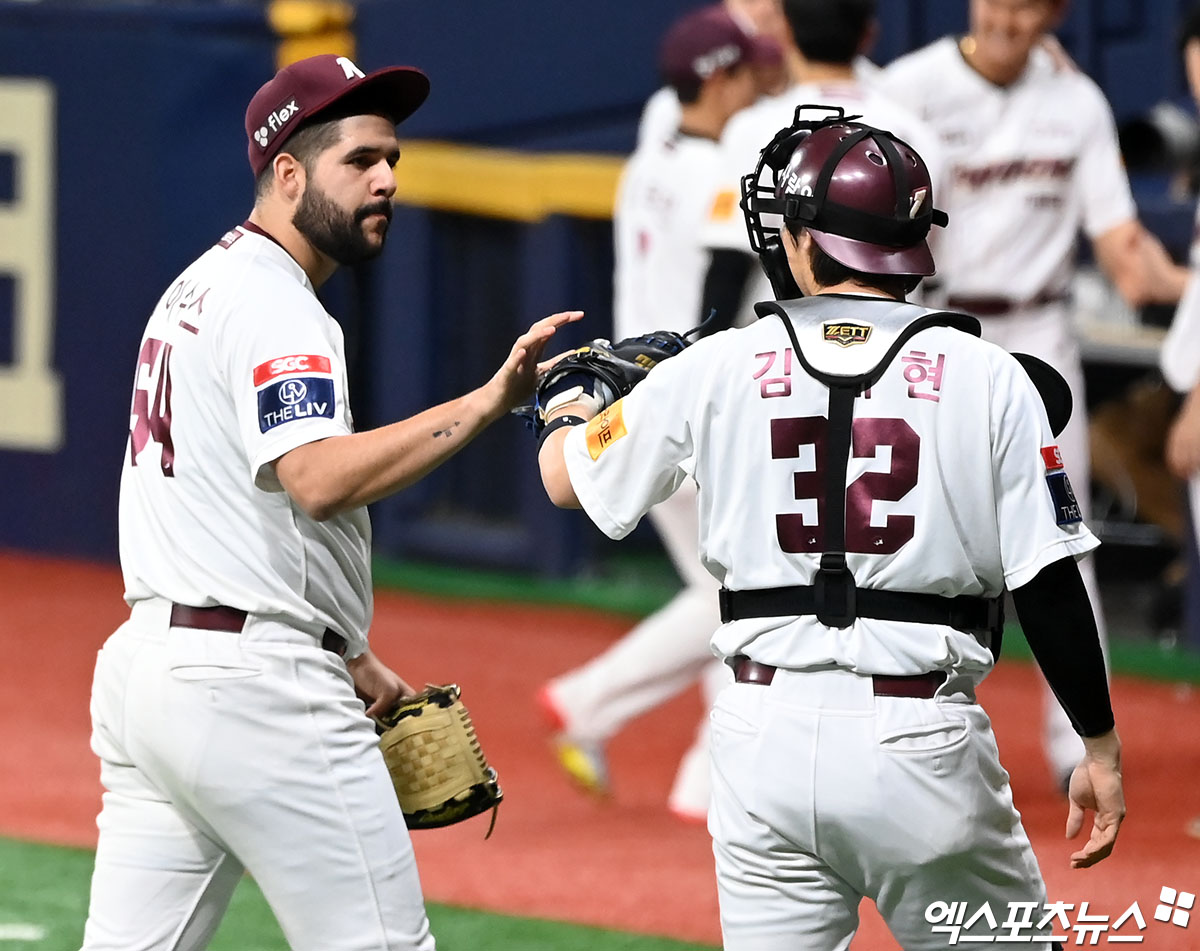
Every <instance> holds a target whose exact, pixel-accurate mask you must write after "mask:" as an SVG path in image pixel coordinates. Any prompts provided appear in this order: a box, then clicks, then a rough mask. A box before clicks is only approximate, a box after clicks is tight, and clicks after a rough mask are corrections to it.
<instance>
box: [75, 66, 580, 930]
mask: <svg viewBox="0 0 1200 951" xmlns="http://www.w3.org/2000/svg"><path fill="white" fill-rule="evenodd" d="M428 88H429V83H428V81H427V80H426V78H425V76H424V75H423V74H422V73H421V72H420V71H418V70H415V69H412V68H409V67H392V68H389V69H385V70H380V71H378V72H375V73H372V74H370V75H369V76H364V74H363V73H362V72H361V71H360V70H359V69H358V67H357V66H355V65H354V63H352V62H351V61H350V60H349V59H347V58H345V57H336V56H332V55H327V56H317V57H313V58H311V59H306V60H302V61H301V62H298V63H295V64H293V65H291V66H289V67H287V68H286V69H283V70H281V71H280V72H279V73H278V74H277V75H276V76H275V78H274V79H272V80H271V81H270V82H268V83H266V84H265V85H264V86H263V87H262V88H261V89H259V91H258V92H257V93H256V94H255V96H254V98H253V99H252V100H251V102H250V105H249V108H248V109H247V111H246V135H247V139H248V150H249V158H250V165H251V167H252V169H253V171H254V173H255V176H256V184H255V203H254V209H253V211H252V212H251V215H250V218H249V220H248V221H246V222H244V223H243V224H242V225H240V226H239V227H236V228H234V229H232V230H230V231H229V232H228V233H227V234H226V235H225V236H224V237H223V238H222V239H221V241H220V242H219V243H218V244H217V245H216V246H214V247H213V248H212V249H210V250H209V251H208V252H206V253H205V254H204V255H203V256H201V257H200V258H199V259H198V260H197V261H196V262H194V263H193V264H192V265H191V266H190V267H188V268H187V269H186V270H185V271H184V272H183V274H182V275H180V277H179V279H178V280H177V281H175V282H174V283H173V284H172V285H171V287H170V289H168V291H167V292H166V294H164V295H163V297H162V299H161V300H160V301H159V303H158V305H157V307H156V308H155V310H154V312H153V314H152V315H151V317H150V320H149V323H148V324H147V327H146V332H145V335H144V337H143V340H142V347H141V353H140V355H139V357H138V363H137V376H136V382H135V388H134V393H133V405H132V410H131V415H130V438H129V453H128V455H127V456H126V459H125V467H124V470H123V472H122V480H121V497H120V547H121V565H122V569H123V571H124V575H125V586H126V592H125V597H126V600H127V601H128V602H129V604H130V606H131V612H130V619H129V621H128V622H126V623H125V624H123V625H122V626H121V627H120V628H119V629H118V630H117V631H116V632H115V633H114V634H113V635H112V636H111V637H110V638H109V639H108V641H107V642H106V643H105V645H104V648H103V650H102V651H101V652H100V655H99V658H98V659H97V662H96V673H95V681H94V685H93V693H92V723H93V736H92V745H93V748H94V750H95V751H96V753H97V754H98V755H99V757H100V759H101V779H102V781H103V783H104V787H105V793H104V805H103V809H102V811H101V813H100V817H99V820H98V825H99V828H100V839H99V846H98V849H97V852H96V867H95V874H94V876H93V879H92V893H91V907H90V910H89V914H88V921H87V925H86V929H85V937H84V948H85V949H87V951H129V949H131V948H140V949H146V951H155V949H161V951H167V949H170V951H189V949H198V948H204V947H206V946H207V944H208V941H209V939H210V938H211V937H212V934H213V932H214V931H215V930H216V928H217V925H218V924H219V923H220V921H221V917H222V915H223V914H224V912H225V908H226V906H227V905H228V902H229V899H230V896H231V894H232V893H233V889H234V886H235V885H236V884H237V882H238V880H239V879H240V878H241V876H242V872H243V869H246V870H248V871H249V872H250V873H251V874H252V875H253V876H254V878H255V880H256V881H257V882H258V884H259V886H260V887H261V888H262V891H263V894H264V896H265V897H266V899H267V901H268V902H269V904H270V906H271V909H272V911H273V912H274V913H275V916H276V917H277V918H278V920H279V923H280V925H281V927H282V929H283V932H284V934H285V936H286V937H287V939H288V943H289V946H290V947H291V948H294V949H296V951H338V949H344V951H360V949H363V948H367V947H371V948H380V947H388V948H394V949H405V951H429V949H432V948H433V947H434V942H433V938H432V936H431V935H430V932H429V924H428V921H427V920H426V917H425V910H424V906H423V903H422V897H421V887H420V883H419V881H418V877H417V870H416V865H415V861H414V857H413V851H412V846H411V844H410V842H409V837H408V830H407V829H406V828H405V824H404V819H403V816H402V815H401V813H400V808H399V805H398V803H397V800H396V794H395V791H394V789H393V786H392V782H391V780H390V778H389V777H388V773H387V770H386V768H385V767H384V764H383V759H382V757H381V755H380V753H379V748H378V742H377V737H376V735H375V729H374V724H373V723H372V721H370V720H369V719H368V718H367V716H365V715H364V707H363V701H362V700H360V699H358V698H357V697H356V696H355V695H356V693H357V694H358V695H359V697H362V698H365V700H366V703H368V704H369V707H368V709H367V710H366V713H377V712H381V711H383V710H385V709H386V708H387V707H389V706H390V705H391V704H392V703H394V702H395V701H396V700H397V699H398V698H399V697H400V696H402V695H406V694H409V693H411V692H412V691H411V688H410V687H409V686H408V685H407V684H406V683H405V682H404V681H403V680H402V679H401V678H400V677H399V676H398V675H397V674H396V673H395V672H393V671H392V670H390V669H389V668H388V667H386V666H385V665H384V664H383V663H382V662H381V661H379V660H378V659H377V658H376V657H375V655H374V654H373V653H372V652H371V650H370V649H369V647H368V645H367V630H368V627H369V626H370V622H371V612H372V591H371V570H370V554H371V551H370V524H369V521H368V517H367V510H366V505H367V503H369V502H372V501H375V500H377V499H379V498H382V497H383V496H385V495H388V494H389V493H391V492H394V491H396V490H398V489H401V488H403V487H405V486H407V485H410V484H412V483H413V482H414V481H416V480H417V479H419V478H420V477H421V476H423V475H424V474H426V473H427V472H429V471H430V470H431V469H433V468H434V467H435V466H437V465H438V464H439V463H441V462H443V461H444V460H445V459H447V458H448V457H449V456H451V455H452V454H453V453H454V452H456V451H457V450H458V449H459V448H461V447H462V446H463V445H465V444H466V442H468V441H469V440H470V439H471V438H472V437H473V436H474V435H476V434H477V433H478V432H479V431H481V430H482V429H483V428H484V426H486V425H487V424H488V423H489V422H491V421H493V420H495V419H497V418H499V417H500V416H502V415H504V414H505V413H506V412H507V411H508V410H509V409H510V408H511V407H512V406H513V405H514V404H516V403H518V402H520V401H521V400H523V399H525V398H526V397H527V396H528V395H529V393H530V392H531V389H532V381H533V377H534V366H535V362H536V360H537V358H538V355H539V354H540V352H541V350H542V348H543V346H544V345H545V343H546V341H547V340H548V339H549V337H550V336H551V335H552V334H553V333H554V331H555V328H556V327H557V326H559V325H561V324H562V323H564V322H565V321H567V320H570V319H574V318H576V317H578V316H580V315H579V314H577V313H572V314H558V315H555V316H554V317H550V318H546V319H545V320H542V321H539V322H538V323H536V324H534V325H533V327H532V328H531V329H530V330H529V332H528V333H526V334H524V335H522V336H521V337H520V338H518V340H517V342H516V344H515V345H514V346H513V348H512V352H511V353H510V354H509V356H508V358H507V359H506V360H505V362H504V365H503V366H502V367H501V368H500V370H499V371H497V373H496V374H495V376H494V377H492V379H491V380H489V381H488V382H487V383H486V384H485V385H484V386H482V387H480V388H479V389H477V390H475V391H473V392H471V393H468V394H467V395H465V396H462V397H459V398H458V399H455V400H451V401H450V402H447V403H444V404H442V405H440V406H435V407H433V408H432V409H429V410H426V411H425V412H423V413H420V414H419V415H416V416H414V417H412V418H411V419H406V420H402V421H400V422H397V423H393V424H392V425H390V426H385V427H382V428H380V429H375V430H370V431H366V432H355V431H354V426H353V421H352V417H351V413H350V407H349V405H348V403H347V381H346V370H345V359H344V351H343V342H342V333H341V330H340V329H339V327H338V325H337V323H335V322H334V320H333V318H332V317H330V316H329V314H327V313H326V312H325V310H324V308H323V307H322V306H321V304H320V302H319V301H318V300H317V297H316V294H315V290H316V288H317V287H319V286H320V285H321V284H322V283H323V282H324V281H325V280H326V279H327V278H328V277H329V276H330V275H331V274H332V273H333V272H334V270H335V269H336V268H337V266H338V265H339V264H354V263H358V262H361V261H365V260H367V259H369V258H372V257H374V256H375V255H377V254H378V253H379V252H380V250H381V249H382V248H383V244H384V240H385V238H386V236H387V231H388V225H389V222H390V220H391V215H392V195H393V193H394V192H395V189H396V181H395V177H394V174H393V170H392V166H393V165H394V164H395V163H396V161H397V160H398V158H399V155H400V152H399V146H398V143H397V140H396V134H395V126H396V125H397V123H399V122H400V121H401V120H403V119H405V118H406V117H407V116H408V115H410V114H411V113H412V112H413V111H414V110H415V109H416V108H417V107H418V106H419V105H420V104H421V103H422V102H423V101H424V99H425V96H426V94H427V92H428Z"/></svg>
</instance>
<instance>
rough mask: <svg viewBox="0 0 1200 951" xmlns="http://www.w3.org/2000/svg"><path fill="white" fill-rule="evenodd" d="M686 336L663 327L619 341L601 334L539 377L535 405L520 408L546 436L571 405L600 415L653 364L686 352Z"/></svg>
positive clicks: (534, 397)
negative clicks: (549, 423) (553, 417)
mask: <svg viewBox="0 0 1200 951" xmlns="http://www.w3.org/2000/svg"><path fill="white" fill-rule="evenodd" d="M687 345H688V341H687V340H686V339H684V337H683V336H682V335H681V334H677V333H673V332H671V331H668V330H659V331H655V332H654V333H650V334H644V335H642V336H640V337H626V338H625V339H624V340H619V341H617V342H616V343H610V342H609V341H608V340H605V339H604V338H597V339H596V340H591V341H589V342H587V343H585V344H584V345H583V346H582V347H579V348H578V349H576V350H572V351H571V352H570V353H568V354H567V355H566V356H564V357H563V358H562V359H560V360H559V361H558V362H557V363H555V364H554V366H552V367H550V369H548V370H547V371H546V372H545V373H543V374H542V375H541V376H540V377H538V381H537V386H536V387H535V389H534V395H533V404H532V405H530V406H525V407H522V408H521V410H520V412H521V413H522V414H523V415H526V416H528V417H530V418H531V420H532V422H533V430H534V433H535V435H539V436H540V435H541V432H542V429H543V428H544V427H545V425H546V418H547V416H548V415H549V414H550V413H551V412H553V411H554V410H555V409H557V408H559V407H562V406H566V405H567V404H569V403H582V404H583V405H585V406H587V407H589V408H590V409H591V410H592V414H593V415H595V414H596V413H599V412H600V411H601V410H602V409H604V408H605V407H606V406H611V405H612V404H613V403H615V402H616V401H617V400H619V399H620V398H621V397H623V396H624V395H625V394H626V393H628V392H629V391H630V390H632V389H633V388H634V387H635V386H637V384H639V383H640V382H642V380H644V379H645V378H646V374H647V373H649V372H650V371H651V370H652V369H654V367H655V366H656V365H657V364H659V363H661V362H662V361H663V360H665V359H667V358H668V357H673V356H675V354H677V353H679V352H680V351H681V350H683V348H684V347H686V346H687Z"/></svg>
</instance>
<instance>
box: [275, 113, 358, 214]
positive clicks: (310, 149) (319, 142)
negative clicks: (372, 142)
mask: <svg viewBox="0 0 1200 951" xmlns="http://www.w3.org/2000/svg"><path fill="white" fill-rule="evenodd" d="M343 118H344V117H343V116H340V115H336V116H333V117H330V116H327V115H321V116H319V117H318V118H315V119H310V120H309V121H308V122H306V123H304V125H302V126H300V128H298V129H297V130H296V131H295V132H293V133H292V134H291V135H290V136H288V140H287V141H286V142H285V143H284V144H283V147H282V148H281V149H280V150H279V151H280V153H283V152H287V154H288V155H290V156H292V157H293V158H295V160H296V161H297V162H299V163H300V164H301V165H303V166H304V170H305V171H306V172H312V169H313V163H314V162H315V161H316V158H317V156H318V155H320V154H321V153H322V152H324V151H325V150H326V149H329V148H332V147H333V146H334V145H336V144H337V143H338V141H339V140H340V139H341V137H342V130H341V121H342V119H343ZM274 165H275V163H274V162H268V163H267V167H266V168H264V169H263V170H262V173H261V174H260V175H259V176H258V178H256V179H255V180H254V197H255V198H256V199H258V198H261V197H262V196H263V195H265V194H266V193H267V189H268V188H269V187H270V184H271V181H272V180H273V179H274V177H275V171H274Z"/></svg>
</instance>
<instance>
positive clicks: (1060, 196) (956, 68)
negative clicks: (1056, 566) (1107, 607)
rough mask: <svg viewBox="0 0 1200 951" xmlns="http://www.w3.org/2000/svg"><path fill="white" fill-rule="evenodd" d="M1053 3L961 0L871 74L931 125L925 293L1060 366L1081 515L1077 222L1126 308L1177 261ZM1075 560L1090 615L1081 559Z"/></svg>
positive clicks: (1087, 574) (1060, 720)
mask: <svg viewBox="0 0 1200 951" xmlns="http://www.w3.org/2000/svg"><path fill="white" fill-rule="evenodd" d="M1065 7H1066V0H971V2H970V32H969V33H968V34H967V35H966V36H964V37H961V38H956V37H945V38H943V39H941V40H938V41H937V42H935V43H933V44H931V45H929V46H927V47H925V48H924V49H921V50H918V51H916V52H914V53H910V54H909V55H907V56H904V57H901V58H900V59H898V60H896V61H895V62H894V63H892V64H891V65H890V66H889V67H888V68H887V69H886V70H885V71H884V76H883V78H882V79H881V85H882V88H883V89H884V90H885V91H886V92H887V93H888V94H889V95H892V96H894V97H895V98H897V99H898V100H900V101H901V102H904V103H905V104H907V105H909V106H911V107H912V108H913V109H916V110H918V111H919V112H920V114H921V116H922V118H923V119H925V120H926V121H927V122H929V124H930V125H931V126H933V127H935V129H936V130H937V133H938V135H939V137H940V139H941V146H942V149H943V156H944V160H945V164H946V175H945V181H946V185H947V187H946V188H945V189H943V191H942V195H943V196H944V198H943V202H944V205H945V207H946V210H947V211H948V212H949V214H950V217H951V220H952V222H953V224H952V225H951V226H950V227H949V228H948V229H947V230H946V231H945V232H944V233H941V234H939V235H938V236H937V237H936V238H935V244H934V251H935V253H936V255H937V260H938V276H937V280H936V287H931V286H930V282H926V285H925V287H924V288H923V292H924V297H923V299H924V301H925V302H926V303H929V304H930V305H931V306H946V307H949V308H951V309H953V310H961V311H965V312H966V313H970V314H974V315H975V316H977V317H979V318H980V319H981V323H982V325H983V335H984V338H985V339H987V340H990V341H992V342H994V343H997V344H999V345H1000V346H1002V347H1004V348H1005V349H1016V350H1023V351H1026V352H1029V353H1032V354H1034V355H1036V356H1038V357H1041V358H1042V359H1043V360H1045V361H1046V362H1048V363H1050V364H1051V365H1052V366H1053V367H1054V368H1055V369H1057V370H1058V371H1059V372H1060V373H1061V374H1062V375H1063V376H1064V377H1066V379H1067V381H1068V383H1069V384H1070V386H1071V391H1072V393H1073V394H1074V399H1075V405H1076V407H1077V412H1076V413H1075V415H1074V417H1073V419H1072V421H1071V423H1070V425H1069V426H1068V427H1067V430H1066V432H1065V433H1063V435H1062V439H1061V443H1062V446H1063V450H1064V456H1065V457H1066V458H1067V459H1068V460H1070V464H1071V467H1072V468H1071V476H1072V483H1073V484H1074V486H1075V489H1076V492H1077V493H1078V497H1079V501H1080V505H1081V507H1082V510H1083V511H1084V512H1085V513H1086V512H1088V511H1089V502H1090V484H1089V483H1090V455H1089V447H1088V434H1087V414H1086V411H1085V407H1086V400H1085V394H1084V386H1083V369H1082V364H1081V361H1080V353H1079V343H1078V341H1077V339H1076V337H1075V334H1074V331H1073V327H1072V324H1071V312H1070V299H1069V295H1070V286H1071V282H1072V277H1073V274H1074V271H1075V255H1076V238H1077V235H1078V233H1079V231H1080V230H1082V231H1083V232H1084V233H1085V234H1086V235H1087V236H1088V238H1089V239H1090V240H1091V243H1092V247H1093V250H1094V251H1095V256H1096V260H1097V261H1098V262H1099V263H1100V265H1101V267H1102V268H1103V269H1104V270H1105V271H1106V272H1107V274H1108V275H1109V276H1110V277H1111V278H1112V280H1113V281H1114V283H1115V284H1116V286H1117V289H1118V290H1119V291H1120V292H1121V293H1122V295H1123V296H1124V297H1125V298H1126V299H1127V300H1128V301H1129V302H1130V303H1131V304H1132V305H1134V306H1140V305H1141V304H1144V303H1147V302H1150V301H1169V300H1175V299H1177V298H1178V296H1179V292H1180V290H1181V288H1182V274H1181V273H1180V271H1179V269H1177V268H1176V267H1175V266H1174V265H1172V264H1171V262H1170V260H1169V258H1168V257H1167V255H1166V254H1165V252H1164V251H1163V249H1162V247H1161V245H1159V244H1158V242H1157V241H1156V240H1155V239H1154V238H1152V237H1151V236H1150V235H1149V234H1147V233H1146V232H1145V230H1144V229H1143V228H1142V226H1141V225H1140V224H1139V223H1138V221H1137V217H1136V208H1135V206H1134V203H1133V198H1132V197H1131V195H1130V191H1129V182H1128V179H1127V178H1126V175H1125V171H1124V169H1123V167H1122V164H1121V156H1120V153H1119V151H1118V148H1117V137H1116V131H1115V128H1114V124H1113V117H1112V112H1111V110H1110V109H1109V106H1108V103H1107V102H1106V101H1105V99H1104V96H1103V94H1102V93H1101V92H1100V90H1099V89H1098V88H1097V86H1096V84H1095V83H1094V82H1092V80H1091V79H1089V78H1088V77H1087V76H1085V75H1083V74H1082V73H1080V72H1079V70H1078V69H1076V68H1075V67H1074V66H1073V64H1071V63H1070V61H1069V60H1066V59H1064V58H1063V56H1062V55H1061V51H1056V50H1055V49H1054V48H1053V47H1052V46H1047V44H1046V43H1045V41H1044V40H1045V35H1046V32H1047V31H1048V30H1049V29H1050V27H1051V26H1052V25H1053V23H1054V22H1056V19H1057V18H1058V17H1059V16H1060V15H1061V14H1062V12H1063V11H1064V9H1065ZM1080 570H1081V572H1082V573H1083V577H1084V582H1085V584H1086V585H1087V587H1088V591H1089V594H1090V595H1091V597H1092V604H1093V606H1094V607H1095V608H1096V611H1097V615H1098V616H1100V599H1099V592H1098V588H1097V586H1096V578H1095V569H1094V566H1093V564H1092V561H1091V560H1090V559H1088V560H1086V561H1084V562H1083V563H1082V564H1081V565H1080ZM1101 639H1102V641H1103V640H1104V629H1103V621H1102V620H1101ZM1046 712H1047V717H1046V726H1045V729H1046V736H1045V741H1046V755H1047V759H1048V761H1049V763H1050V766H1051V768H1052V770H1053V771H1054V775H1055V777H1056V779H1058V780H1059V781H1060V782H1062V781H1065V778H1066V777H1067V776H1068V775H1069V773H1070V769H1071V766H1072V764H1073V763H1074V762H1075V761H1076V760H1077V759H1078V755H1079V741H1078V740H1077V738H1076V736H1075V732H1074V730H1072V728H1071V724H1070V723H1069V722H1068V721H1067V719H1066V717H1065V716H1064V715H1063V713H1062V711H1061V709H1060V708H1059V705H1058V704H1056V703H1055V702H1054V700H1053V697H1052V696H1050V694H1049V692H1048V691H1047V694H1046Z"/></svg>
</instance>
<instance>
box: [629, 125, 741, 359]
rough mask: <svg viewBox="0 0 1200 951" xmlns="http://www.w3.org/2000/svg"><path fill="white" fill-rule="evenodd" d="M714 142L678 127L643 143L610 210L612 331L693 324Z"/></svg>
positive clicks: (696, 316) (697, 304)
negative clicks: (666, 135)
mask: <svg viewBox="0 0 1200 951" xmlns="http://www.w3.org/2000/svg"><path fill="white" fill-rule="evenodd" d="M716 161H717V143H716V142H714V141H712V140H711V139H703V138H699V137H697V136H693V135H686V134H683V133H676V134H675V135H672V136H671V137H669V138H667V139H666V140H664V141H661V142H660V141H655V140H649V141H647V142H644V143H643V144H642V145H640V146H638V149H637V151H636V152H634V153H633V156H632V157H631V158H630V160H629V163H628V164H627V165H626V166H625V170H624V172H623V174H622V176H621V182H620V185H619V187H618V189H617V201H616V207H615V209H614V211H613V236H614V242H615V252H616V269H615V271H614V276H613V327H614V333H615V337H614V339H620V338H622V337H629V336H634V335H636V334H644V333H652V332H653V331H655V330H674V331H675V332H677V333H684V332H685V331H688V330H691V329H692V328H693V327H695V326H696V324H697V323H698V320H699V314H700V297H701V291H702V289H703V283H704V272H705V269H706V267H707V265H708V252H707V250H706V249H705V248H703V247H702V246H701V245H700V241H699V232H700V228H701V226H702V225H703V223H704V220H705V217H706V216H707V213H708V192H707V188H708V183H709V182H711V181H712V177H713V173H714V169H715V168H716Z"/></svg>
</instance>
